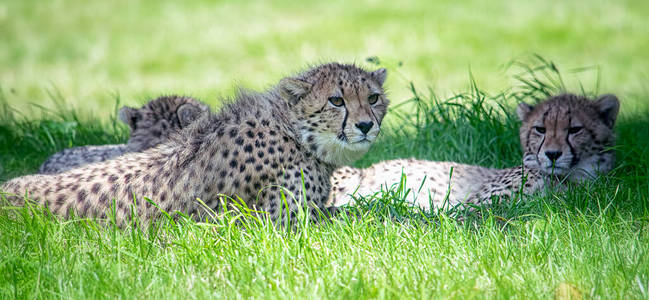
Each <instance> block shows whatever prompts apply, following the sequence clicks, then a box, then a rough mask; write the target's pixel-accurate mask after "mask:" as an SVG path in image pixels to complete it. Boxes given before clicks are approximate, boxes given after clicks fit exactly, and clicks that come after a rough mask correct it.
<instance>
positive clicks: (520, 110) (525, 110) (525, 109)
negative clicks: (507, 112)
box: [516, 102, 534, 121]
mask: <svg viewBox="0 0 649 300" xmlns="http://www.w3.org/2000/svg"><path fill="white" fill-rule="evenodd" d="M533 109H534V106H532V105H529V104H527V103H525V102H521V103H519V104H518V107H516V114H517V115H518V119H519V120H521V121H524V120H525V118H526V117H527V115H529V114H530V113H531V112H532V110H533Z"/></svg>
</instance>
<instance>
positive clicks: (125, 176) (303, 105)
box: [2, 63, 388, 222]
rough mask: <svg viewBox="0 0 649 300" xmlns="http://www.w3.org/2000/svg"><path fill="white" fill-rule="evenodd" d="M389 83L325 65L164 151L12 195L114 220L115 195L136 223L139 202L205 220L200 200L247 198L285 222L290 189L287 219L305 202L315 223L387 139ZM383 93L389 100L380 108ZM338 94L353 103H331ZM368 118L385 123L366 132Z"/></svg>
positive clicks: (123, 215) (188, 132) (13, 187)
mask: <svg viewBox="0 0 649 300" xmlns="http://www.w3.org/2000/svg"><path fill="white" fill-rule="evenodd" d="M384 79H385V70H384V69H380V70H377V71H375V72H371V73H370V72H366V71H363V70H361V69H360V68H357V67H355V66H352V65H341V64H336V63H332V64H325V65H321V66H318V67H315V68H313V69H311V70H309V71H306V72H304V73H302V74H299V75H297V76H295V77H290V78H285V79H283V80H282V81H280V84H279V85H277V86H276V87H275V88H273V89H271V90H269V91H267V92H265V93H254V92H246V91H242V92H241V93H240V94H239V95H238V96H237V97H236V99H235V100H234V101H233V102H232V103H231V104H229V105H227V106H225V107H224V108H223V109H222V110H221V112H220V113H219V114H217V115H208V116H204V117H202V118H201V119H199V120H198V121H196V122H194V123H192V124H191V125H190V126H189V127H187V128H185V129H184V130H183V131H181V132H180V133H179V134H177V135H174V136H172V137H171V139H170V140H168V141H166V142H164V143H162V144H161V145H159V146H156V147H154V148H151V149H148V150H145V151H143V152H137V153H129V154H126V155H124V156H121V157H118V158H116V159H114V160H110V161H105V162H101V163H96V164H91V165H88V166H86V167H83V168H77V169H73V170H70V171H67V172H64V173H61V174H55V175H33V176H24V177H20V178H17V179H14V180H11V181H9V182H7V183H5V184H4V185H2V189H4V190H5V191H6V192H9V193H12V194H17V195H24V194H25V193H27V195H28V196H29V198H31V199H35V200H37V201H38V202H39V203H41V204H44V205H47V206H48V207H49V208H50V209H51V210H52V211H54V212H55V213H58V214H61V215H67V213H68V212H69V211H74V212H75V213H76V214H77V215H81V216H93V217H105V216H106V215H107V214H108V211H109V207H110V206H111V203H112V199H115V203H116V207H115V209H116V212H117V220H118V222H123V221H124V220H126V219H127V218H128V216H129V207H130V205H132V203H133V198H134V196H135V197H136V198H137V199H138V201H139V205H138V210H137V213H138V215H139V216H140V218H141V219H142V220H143V221H144V222H148V221H150V220H152V219H153V218H155V217H156V216H158V215H160V211H159V210H158V209H157V208H155V207H153V206H152V205H150V204H149V203H148V202H145V201H143V200H142V199H143V197H148V198H150V199H152V200H153V201H155V202H157V203H158V205H159V206H160V208H161V209H162V210H163V211H166V212H169V213H172V212H174V211H180V212H184V213H186V214H189V215H194V216H198V215H200V209H199V205H198V202H197V201H196V199H197V198H200V199H201V200H202V201H204V202H205V203H206V204H207V206H208V207H209V208H210V209H213V210H215V211H218V210H220V209H222V207H221V203H222V202H221V200H223V195H225V196H229V197H235V196H237V197H241V199H242V200H243V201H245V204H246V205H247V206H248V207H250V208H255V209H259V210H261V211H264V212H267V213H268V216H269V217H270V218H271V219H272V220H278V219H279V216H280V213H281V212H280V210H281V209H283V207H284V203H283V202H282V199H281V193H280V191H282V190H280V188H279V187H283V188H285V189H284V190H283V191H285V194H286V200H287V203H286V204H287V205H288V212H287V211H284V212H283V214H282V218H281V219H282V220H283V219H285V218H286V217H287V215H289V216H290V217H291V219H293V218H294V216H295V215H296V212H297V211H298V207H300V206H302V207H304V208H306V209H311V211H312V215H311V218H312V219H315V218H316V212H317V210H315V209H312V208H317V209H318V210H325V209H326V208H325V206H324V204H325V201H326V199H327V196H328V194H329V189H330V186H329V181H328V180H327V179H328V178H329V177H330V176H331V173H332V172H333V170H334V169H335V168H336V167H338V166H339V164H340V163H341V162H350V161H352V159H353V157H357V156H360V155H362V154H363V153H364V152H366V151H367V150H368V148H369V146H370V144H371V142H373V141H374V139H375V137H376V134H377V133H378V130H379V124H380V122H381V120H382V119H383V116H384V114H385V112H386V107H387V104H388V100H387V98H386V97H385V95H384V94H383V89H382V84H383V81H384ZM375 93H378V94H379V95H380V100H379V101H378V102H377V103H375V104H374V105H370V104H369V103H368V97H369V96H370V95H372V94H375ZM338 95H341V96H342V97H343V98H344V101H345V105H344V106H339V107H338V106H334V105H332V104H331V103H330V100H329V99H330V97H332V96H338ZM359 122H374V123H375V124H377V125H376V126H375V127H376V128H375V129H374V131H371V130H370V131H369V132H367V134H362V133H361V132H360V130H359V129H358V128H357V127H356V126H355V124H357V123H359ZM332 140H335V141H332ZM350 157H351V158H352V159H350ZM11 198H12V199H13V200H16V201H18V202H19V201H21V199H22V197H20V196H18V197H11Z"/></svg>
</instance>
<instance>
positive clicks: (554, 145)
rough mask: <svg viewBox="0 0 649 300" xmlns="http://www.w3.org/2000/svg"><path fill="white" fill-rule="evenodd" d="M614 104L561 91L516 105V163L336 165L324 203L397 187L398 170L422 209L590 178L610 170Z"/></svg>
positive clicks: (411, 161) (610, 100) (344, 201)
mask: <svg viewBox="0 0 649 300" xmlns="http://www.w3.org/2000/svg"><path fill="white" fill-rule="evenodd" d="M618 109H619V102H618V100H617V98H616V97H615V96H613V95H604V96H602V97H600V98H599V99H597V100H596V101H589V100H588V99H586V98H584V97H580V96H576V95H572V94H563V95H559V96H555V97H551V98H550V99H548V100H546V101H545V102H542V103H540V104H538V105H536V106H531V105H528V104H525V103H521V104H520V105H519V106H518V109H517V113H518V116H519V118H520V119H521V121H522V125H521V127H520V140H521V145H522V147H523V151H524V154H523V166H518V167H514V168H507V169H491V168H484V167H480V166H474V165H466V164H459V163H454V162H437V161H424V160H414V159H407V160H406V159H398V160H390V161H384V162H380V163H377V164H374V165H372V166H370V167H369V168H367V169H356V168H351V167H343V168H340V169H338V170H336V171H335V172H334V175H333V176H332V177H331V184H332V192H331V193H330V197H329V200H328V205H335V206H340V205H343V204H347V203H350V202H351V201H352V200H353V197H352V196H351V195H350V194H355V195H370V194H372V193H375V192H378V191H380V190H381V188H382V187H383V188H384V189H385V188H389V187H391V186H393V185H396V186H398V185H399V182H400V180H401V178H402V174H403V175H405V179H406V186H405V188H407V189H410V194H409V197H411V198H410V199H408V201H412V203H414V204H416V205H418V206H419V207H421V208H423V209H431V208H432V209H439V208H442V207H444V206H446V207H453V206H456V205H458V204H461V203H473V204H479V203H484V202H486V203H488V202H489V201H490V200H491V197H492V196H510V195H511V194H512V193H513V192H514V193H515V192H517V191H519V190H521V191H522V192H523V193H525V194H530V193H533V192H536V191H539V190H542V189H543V188H544V187H545V186H546V184H547V183H550V182H551V181H560V180H563V179H564V178H568V179H570V180H573V181H581V180H584V179H587V178H593V177H595V176H597V175H598V174H599V173H606V172H608V171H610V170H611V169H612V168H613V164H614V158H615V157H614V153H613V151H612V150H611V147H612V146H613V145H614V143H615V135H614V132H613V125H614V124H615V119H616V117H617V113H618ZM451 170H452V171H451ZM447 197H448V198H447ZM447 199H448V200H447Z"/></svg>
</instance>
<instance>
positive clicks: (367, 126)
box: [356, 121, 374, 134]
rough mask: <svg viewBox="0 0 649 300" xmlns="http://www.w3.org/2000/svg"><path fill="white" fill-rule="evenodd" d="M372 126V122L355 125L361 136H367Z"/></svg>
mask: <svg viewBox="0 0 649 300" xmlns="http://www.w3.org/2000/svg"><path fill="white" fill-rule="evenodd" d="M372 126H374V122H372V121H369V122H358V123H356V128H358V129H360V130H361V132H362V133H363V134H367V132H369V131H370V129H372Z"/></svg>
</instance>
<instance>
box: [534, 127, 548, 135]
mask: <svg viewBox="0 0 649 300" xmlns="http://www.w3.org/2000/svg"><path fill="white" fill-rule="evenodd" d="M534 130H536V132H538V133H540V134H545V127H541V126H535V127H534Z"/></svg>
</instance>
